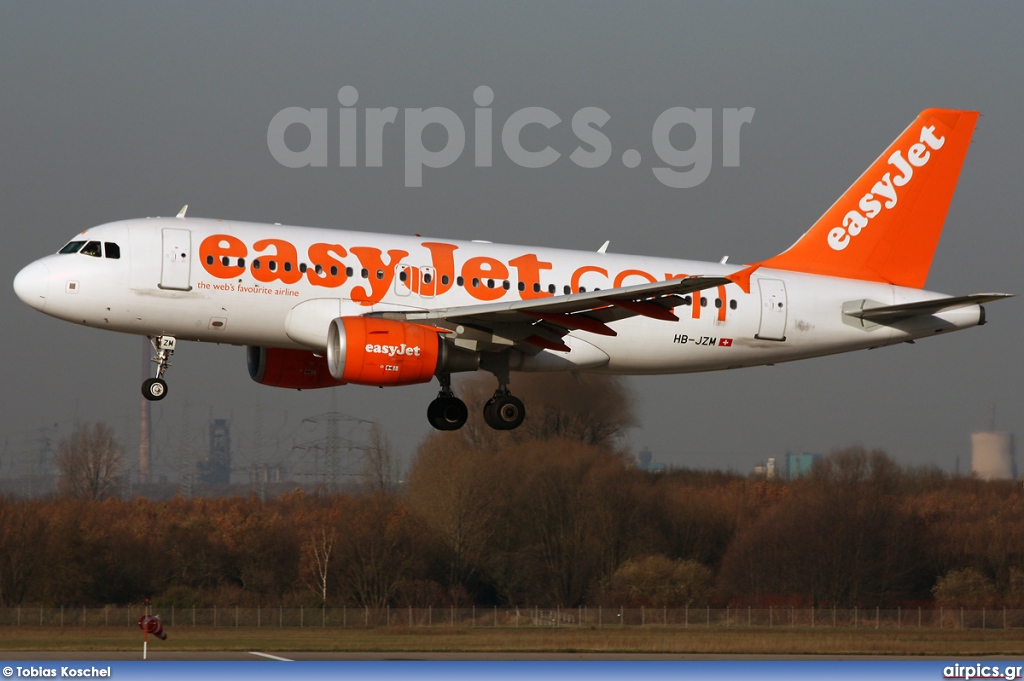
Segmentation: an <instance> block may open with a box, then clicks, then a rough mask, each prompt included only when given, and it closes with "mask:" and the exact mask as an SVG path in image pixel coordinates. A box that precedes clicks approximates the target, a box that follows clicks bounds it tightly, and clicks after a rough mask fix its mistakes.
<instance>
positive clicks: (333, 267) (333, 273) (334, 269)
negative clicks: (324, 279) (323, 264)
mask: <svg viewBox="0 0 1024 681" xmlns="http://www.w3.org/2000/svg"><path fill="white" fill-rule="evenodd" d="M331 276H332V277H336V276H338V266H337V265H331Z"/></svg>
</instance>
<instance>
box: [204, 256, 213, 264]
mask: <svg viewBox="0 0 1024 681" xmlns="http://www.w3.org/2000/svg"><path fill="white" fill-rule="evenodd" d="M206 264H207V265H212V264H213V256H212V255H208V256H206Z"/></svg>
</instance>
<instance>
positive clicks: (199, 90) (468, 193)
mask: <svg viewBox="0 0 1024 681" xmlns="http://www.w3.org/2000/svg"><path fill="white" fill-rule="evenodd" d="M1022 27H1024V6H1022V5H1021V3H1020V2H1005V3H983V4H966V3H931V2H929V3H923V2H922V3H897V4H894V3H890V2H879V3H863V2H858V3H842V4H835V5H822V4H820V3H810V2H808V3H773V4H764V3H728V2H713V3H710V2H709V3H706V4H689V3H677V2H666V3H557V4H556V3H532V4H531V3H503V4H497V3H494V4H478V3H407V4H406V3H401V4H399V3H365V4H355V5H351V4H338V3H333V2H325V3H305V4H302V5H293V4H291V3H253V2H219V3H201V2H196V3H184V2H182V3H89V4H76V3H42V2H39V3H36V2H31V3H29V2H24V3H3V4H2V5H0V124H2V125H0V197H2V201H0V211H2V212H0V215H2V218H0V220H2V225H3V227H2V228H3V234H4V237H5V244H6V247H5V248H4V249H2V251H0V264H2V271H4V272H7V273H8V284H7V285H5V286H3V287H0V306H2V310H3V314H4V317H5V319H7V324H6V325H5V329H6V330H5V332H4V333H3V335H2V337H0V344H2V346H0V354H2V356H3V357H4V361H3V362H2V364H0V366H2V370H0V371H2V373H0V377H2V385H3V386H4V387H3V391H4V400H3V404H4V409H3V412H2V415H0V434H3V435H4V437H5V439H6V442H7V445H6V447H5V450H4V452H3V453H0V477H2V476H4V475H5V471H9V470H10V469H11V466H12V465H14V460H15V459H16V458H18V457H21V460H23V459H24V454H23V452H24V451H25V450H26V447H27V444H26V443H27V442H28V440H29V439H30V438H32V437H34V434H35V431H34V429H36V428H38V427H39V426H42V425H52V424H53V423H59V424H69V423H70V422H71V421H72V420H73V419H75V418H82V419H89V420H92V419H104V420H106V421H108V422H109V423H111V425H113V426H114V428H115V429H117V430H118V432H119V433H120V434H121V435H122V437H123V439H124V440H125V441H126V443H127V444H128V446H129V447H134V446H135V444H134V443H135V442H137V437H138V435H137V432H136V425H135V424H136V420H137V409H138V397H139V388H138V385H139V364H140V359H139V357H140V353H141V350H140V341H139V340H138V338H136V337H131V336H121V335H116V334H109V333H104V332H100V331H97V330H92V329H84V328H79V327H74V326H71V325H69V324H67V323H64V322H60V321H57V320H55V319H52V318H49V317H46V316H44V315H41V314H39V313H38V312H36V311H34V310H31V309H29V308H28V307H26V306H25V305H23V304H22V303H21V302H20V301H18V300H17V298H16V297H15V295H14V293H13V290H12V289H11V287H10V282H9V280H10V279H13V277H14V274H15V273H16V272H17V271H18V269H19V268H20V267H22V266H23V265H25V264H27V263H28V262H30V261H31V260H33V259H35V258H37V257H40V256H42V255H44V254H46V253H49V252H53V251H55V250H56V249H57V248H59V247H60V246H61V245H62V244H63V243H64V242H65V241H66V240H67V239H68V238H69V237H70V236H72V235H74V234H75V233H76V232H78V231H80V230H82V229H85V228H86V227H89V226H92V225H95V224H100V223H103V222H108V221H111V220H115V219H121V218H130V217H144V216H147V215H169V214H174V213H175V212H177V210H178V209H179V208H180V207H181V205H182V204H184V203H189V204H190V205H191V208H190V214H193V215H202V216H208V217H221V218H230V219H246V220H254V221H260V222H285V223H291V224H302V225H312V226H325V227H329V226H339V227H347V228H353V229H364V230H368V231H380V232H397V233H409V234H412V233H422V234H431V235H436V236H444V237H452V238H466V239H472V238H477V239H489V240H493V241H507V242H512V243H527V244H537V245H544V246H557V247H567V248H581V249H596V248H597V247H598V246H600V245H601V243H602V242H603V241H604V240H606V239H610V240H611V244H612V245H611V250H613V251H617V252H630V253H639V254H661V255H677V256H679V257H685V258H694V259H702V260H712V261H717V260H718V259H720V258H721V257H722V256H723V255H729V256H730V260H731V261H732V262H744V261H753V260H757V259H761V258H765V257H768V256H770V255H773V254H775V253H777V252H779V251H781V250H782V249H784V248H786V247H787V246H789V245H790V244H791V243H792V242H793V241H795V240H796V238H797V237H798V236H799V235H800V234H802V233H803V231H804V230H805V229H806V228H807V227H808V226H809V225H810V224H811V223H812V222H813V221H814V220H815V219H816V218H817V217H818V216H819V215H820V214H821V213H822V212H824V210H825V209H826V208H827V207H828V206H829V205H830V204H831V203H832V201H834V200H835V198H836V197H837V196H838V195H839V194H840V193H841V192H842V191H843V190H844V189H845V188H846V187H847V186H849V184H850V183H851V182H852V181H853V180H854V179H855V178H856V177H857V176H858V175H859V174H860V172H861V171H862V170H863V169H864V168H866V167H867V165H868V164H869V163H870V162H871V161H873V160H874V159H875V158H876V157H877V156H878V154H879V153H881V151H882V150H883V149H884V148H885V146H886V145H887V144H888V143H889V142H890V141H891V140H892V139H894V138H895V136H896V135H897V134H898V133H899V132H900V131H901V130H903V128H904V127H906V125H908V124H909V123H910V121H911V120H912V119H913V118H914V116H915V115H916V114H917V113H918V112H919V111H920V110H922V109H924V108H927V107H931V106H942V107H953V108H966V109H975V110H979V111H981V112H982V118H981V119H980V122H979V124H978V128H977V130H976V132H975V135H974V141H973V144H972V146H971V150H970V152H969V154H968V157H967V162H966V164H965V166H964V170H963V174H962V176H961V179H960V184H959V188H958V191H957V195H956V198H955V199H954V201H953V205H952V208H951V210H950V213H949V217H948V219H947V223H946V230H945V232H944V234H943V238H942V241H941V243H940V245H939V249H938V253H937V255H936V258H935V262H934V264H933V267H932V271H931V275H930V277H929V280H928V288H930V289H933V290H938V291H942V292H945V293H951V294H964V293H972V292H983V291H1006V292H1011V293H1024V289H1022V286H1021V283H1020V277H1019V275H1018V272H1019V270H1020V254H1021V253H1024V248H1022V246H1024V243H1022V242H1024V236H1022V234H1021V227H1020V215H1021V212H1022V211H1021V208H1022V206H1021V203H1022V195H1024V192H1022V190H1021V186H1022V182H1021V180H1022V178H1024V173H1022V172H1021V163H1022V160H1021V159H1022V158H1024V153H1022V152H1024V149H1022V147H1024V135H1022V133H1021V112H1022V111H1024V89H1022V87H1021V79H1020V67H1021V64H1024V45H1022V44H1021V41H1020V40H1019V32H1020V30H1021V28H1022ZM344 85H351V86H354V87H355V88H356V89H357V90H358V91H359V101H358V104H357V108H358V109H359V110H360V111H363V110H364V109H365V108H367V107H386V106H395V107H398V108H399V109H403V108H408V107H421V108H426V107H431V106H443V107H447V108H450V109H452V110H453V111H455V112H456V113H458V114H459V116H460V117H461V119H462V120H463V122H464V123H465V124H466V126H467V147H466V151H465V152H463V154H462V157H461V158H460V159H459V161H457V162H456V163H455V164H454V165H453V166H451V167H449V168H446V169H442V170H430V169H426V170H425V172H424V186H423V187H422V188H406V187H405V186H404V183H403V177H404V167H403V154H402V143H401V135H400V134H399V135H395V136H393V137H389V138H386V139H385V148H384V165H383V167H382V168H366V167H364V164H363V162H362V160H361V161H360V167H357V168H339V167H337V163H336V156H335V155H334V148H335V147H334V146H333V145H336V139H337V138H336V137H334V136H332V137H331V145H332V147H331V149H332V154H331V156H330V161H331V162H330V163H329V164H328V167H326V168H302V169H288V168H285V167H283V166H281V165H280V164H278V163H277V162H275V161H274V159H273V158H272V156H271V155H270V153H269V151H268V149H267V138H266V135H267V126H268V124H269V122H270V120H271V119H272V118H273V116H274V114H275V113H277V112H278V111H280V110H281V109H283V108H285V107H290V106H298V107H305V108H310V107H326V108H327V109H328V110H329V113H330V114H331V118H330V129H331V130H332V131H336V126H337V118H336V114H337V110H338V108H339V104H338V100H337V93H338V89H339V88H341V87H342V86H344ZM479 85H487V86H489V87H490V88H492V89H493V90H494V94H495V99H494V103H493V105H492V107H491V108H492V110H493V116H494V121H495V123H494V127H495V144H494V150H495V153H494V166H493V167H492V168H476V167H474V164H473V151H472V136H471V126H472V121H473V108H474V103H473V91H474V89H475V88H476V87H477V86H479ZM527 106H543V107H546V108H549V109H551V110H553V111H555V112H556V113H558V114H559V116H561V118H562V119H563V124H562V125H560V126H559V127H557V128H555V129H553V130H552V131H550V132H548V133H545V134H540V131H535V132H534V136H532V137H531V135H530V134H524V142H526V143H527V144H531V143H536V144H537V145H538V146H537V147H536V148H539V147H541V146H543V145H544V144H545V143H548V144H551V145H552V146H553V147H555V148H556V149H558V150H559V151H560V152H561V153H562V154H563V156H562V158H561V159H560V160H559V161H558V162H556V163H555V164H553V165H551V166H550V167H547V168H543V169H523V168H520V167H518V166H516V165H514V164H513V163H511V162H510V161H509V160H508V158H507V157H505V156H504V154H503V153H501V151H500V126H501V124H502V122H503V121H504V120H505V119H506V118H507V117H508V115H509V114H511V113H512V112H513V111H515V110H517V109H521V108H523V107H527ZM586 106H597V107H600V108H602V109H604V110H605V111H607V112H608V113H609V114H610V115H611V120H610V121H609V123H608V124H607V125H606V126H605V128H604V132H605V133H606V134H607V135H608V137H609V138H610V139H611V141H612V145H613V152H612V158H611V160H610V161H609V162H608V163H607V164H606V165H604V166H603V167H601V168H597V169H590V170H587V169H582V168H579V167H577V166H575V165H574V164H573V163H571V162H570V161H569V159H568V154H569V152H571V151H572V149H573V148H574V147H575V145H576V144H577V142H576V140H575V138H574V136H573V135H572V132H571V129H570V128H569V125H568V121H569V120H570V119H571V117H572V115H573V113H574V112H576V111H577V110H579V109H581V108H583V107H586ZM674 106H684V107H690V108H698V107H708V108H713V109H714V110H715V116H716V128H715V133H716V137H715V139H714V145H715V163H714V166H713V167H712V170H711V174H710V176H709V178H708V179H707V181H706V182H704V183H703V184H702V185H700V186H699V187H696V188H693V189H670V188H668V187H665V186H663V185H662V184H660V183H659V182H658V181H657V180H656V179H655V178H654V176H653V174H652V172H651V167H652V165H654V164H655V157H654V154H653V151H652V147H651V127H652V124H653V122H654V120H655V119H656V118H657V116H658V114H660V113H661V112H662V111H664V110H666V109H668V108H670V107H674ZM745 106H750V107H754V108H756V115H755V116H754V120H753V123H752V124H750V125H748V126H745V127H744V129H743V133H742V142H741V165H740V166H739V167H736V168H724V167H722V163H721V139H720V137H719V135H720V133H721V131H720V125H719V123H720V120H721V119H720V115H721V109H722V108H724V107H745ZM400 125H401V118H400V119H399V126H400ZM397 129H399V130H400V127H399V128H397ZM673 139H676V138H673ZM441 141H442V142H443V140H441ZM676 141H677V144H678V146H680V147H681V148H684V147H685V146H687V144H688V143H689V142H688V140H686V139H685V136H682V137H680V138H679V139H678V140H676ZM630 148H632V149H637V150H639V151H640V153H641V156H642V161H641V163H640V165H639V167H637V168H635V169H629V168H626V167H625V166H624V165H623V163H622V161H621V155H622V153H623V151H625V150H626V149H630ZM989 319H990V322H991V323H990V324H989V325H987V326H985V327H983V328H981V329H974V330H970V331H966V332H963V333H958V334H954V335H952V336H950V337H943V338H937V339H934V340H930V341H926V342H919V343H917V344H915V345H913V346H911V345H901V346H899V347H895V348H887V349H882V350H878V351H870V352H859V353H853V354H850V355H845V356H836V357H831V358H824V359H818V360H811V361H807V362H801V363H796V364H790V365H779V366H775V367H765V368H755V369H746V370H742V371H738V372H721V373H712V374H706V375H682V376H663V377H655V378H644V379H631V381H632V385H633V386H634V387H635V389H636V391H637V393H638V395H639V396H640V414H641V418H642V421H643V426H642V427H641V428H640V429H638V430H637V431H635V432H634V433H633V436H632V441H633V443H634V444H635V445H636V447H637V448H639V447H641V446H644V445H646V446H648V447H650V448H651V449H652V450H653V451H654V453H655V458H656V459H658V460H662V461H667V462H670V463H674V464H678V465H689V466H700V467H711V466H721V467H733V468H736V469H738V470H743V471H746V470H748V469H749V468H750V467H751V466H752V465H753V464H754V463H755V462H756V461H758V460H760V459H763V458H764V457H766V456H771V455H778V454H782V453H784V452H785V451H786V450H787V449H789V450H794V451H802V450H809V451H827V450H829V449H831V448H833V447H836V446H844V445H847V444H851V443H861V444H864V445H866V446H879V447H882V448H884V449H886V450H887V451H889V452H890V453H891V454H893V455H894V456H895V457H896V458H897V459H898V460H900V461H901V462H904V463H914V464H926V463H934V464H938V465H940V466H942V467H944V468H947V469H951V468H952V466H953V461H954V458H955V457H956V456H957V455H961V456H962V457H963V460H964V465H965V466H966V465H967V460H968V453H969V433H970V432H971V430H976V429H979V428H985V427H987V425H988V421H989V412H990V407H991V405H993V404H994V405H996V407H997V421H998V422H997V425H998V426H999V427H1000V428H1002V429H1005V430H1010V431H1018V430H1019V429H1020V426H1021V415H1022V413H1024V389H1022V385H1021V383H1022V378H1024V377H1022V372H1021V368H1020V363H1019V354H1018V351H1017V345H1018V342H1019V336H1020V334H1021V331H1022V330H1024V312H1022V307H1021V303H1020V301H1019V300H1018V299H1014V300H1010V301H1008V302H1003V303H997V304H992V305H991V306H989ZM169 380H170V384H171V393H170V397H169V398H168V399H167V400H166V401H165V402H163V403H161V404H160V405H158V406H156V407H155V408H154V415H155V418H156V419H157V420H158V423H159V428H160V430H159V433H160V434H161V436H162V440H161V441H160V443H158V447H159V446H161V445H162V446H163V449H162V450H158V451H167V450H168V449H169V443H171V442H172V441H173V438H174V437H176V435H174V431H175V430H176V429H177V428H178V424H180V423H181V418H182V417H181V407H182V404H183V401H184V399H185V398H186V397H187V398H188V400H189V403H190V405H191V408H192V410H193V412H194V413H195V414H196V416H195V417H194V420H196V421H198V420H199V416H202V418H203V419H205V418H206V417H207V416H209V415H213V416H214V417H223V418H234V420H235V426H236V432H238V434H239V436H240V437H242V438H243V440H244V437H245V435H244V433H245V432H248V431H249V430H251V429H252V427H253V426H252V424H253V420H254V413H255V409H256V406H255V405H256V404H257V401H258V402H259V404H260V410H261V413H263V414H264V417H265V420H266V422H267V423H266V425H265V432H271V433H277V432H280V434H281V435H282V437H286V436H287V435H288V433H291V432H292V431H294V429H295V424H296V423H297V422H298V420H299V419H301V417H303V416H306V415H311V414H315V413H320V412H323V411H326V410H327V409H328V408H329V407H330V400H331V397H330V393H329V392H303V393H295V392H290V391H281V390H276V389H271V388H265V387H262V386H258V385H256V384H255V383H253V382H251V381H250V380H249V378H248V376H247V374H246V370H245V358H244V353H243V351H242V350H241V349H240V348H232V347H217V346H205V345H196V344H184V345H183V346H182V347H181V348H180V349H179V351H178V352H177V354H176V355H175V357H174V367H173V368H172V369H171V371H170V374H169ZM513 387H514V386H513ZM435 392H436V385H434V384H432V385H423V386H416V387H409V388H399V389H392V390H378V389H375V388H365V387H346V388H341V389H338V390H337V391H336V399H337V404H338V408H339V409H341V410H342V411H344V412H347V413H350V414H353V415H355V416H359V417H362V418H367V419H379V420H380V421H381V422H382V423H383V424H384V425H385V427H386V429H387V432H388V434H389V436H390V437H391V438H392V440H393V441H394V442H395V443H396V444H397V445H398V446H399V448H400V449H401V450H402V451H403V453H405V454H406V455H407V454H408V453H409V452H410V451H411V450H412V449H413V448H414V447H415V444H416V443H417V442H418V441H419V439H420V438H421V437H422V436H423V434H424V433H425V432H426V431H427V430H428V428H429V426H428V425H427V422H426V418H425V410H426V405H427V403H428V402H429V400H430V399H431V398H432V397H433V395H434V393H435ZM471 408H477V406H476V405H471ZM527 408H528V409H529V405H527ZM277 424H289V425H277ZM62 427H63V426H62ZM289 443H290V441H288V442H285V443H282V445H281V446H282V448H287V446H288V444H289ZM167 465H168V463H167V462H166V461H164V462H161V461H156V462H155V466H156V468H157V470H158V471H159V470H161V467H163V470H164V471H165V472H166V471H167V470H168V469H167V468H166V466H167Z"/></svg>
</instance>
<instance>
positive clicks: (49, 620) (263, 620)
mask: <svg viewBox="0 0 1024 681" xmlns="http://www.w3.org/2000/svg"><path fill="white" fill-rule="evenodd" d="M150 612H151V613H152V614H159V615H160V617H161V619H162V620H163V621H164V625H165V626H167V627H170V628H175V627H253V628H279V629H280V628H288V627H321V628H324V627H336V628H341V627H347V628H380V627H405V628H416V627H431V628H443V627H448V628H454V627H460V628H478V627H506V628H517V627H567V628H568V627H588V628H608V627H639V628H645V627H668V628H678V629H702V628H703V629H753V628H807V629H821V628H833V629H838V628H870V629H914V628H916V629H1011V628H1020V627H1024V610H1008V609H1006V608H995V609H985V608H982V609H980V610H966V609H963V608H955V609H949V608H945V609H944V608H938V609H934V610H932V609H922V608H912V609H903V608H897V609H895V610H888V609H881V608H852V609H837V608H787V607H781V608H775V607H771V608H749V607H748V608H706V607H705V608H696V607H695V608H689V607H687V608H658V607H655V608H645V607H641V608H622V607H616V608H609V607H603V606H597V607H588V606H581V607H575V608H562V607H553V608H552V607H547V608H542V607H539V606H532V607H512V608H510V607H494V606H490V607H487V606H484V607H471V608H455V607H451V606H442V607H436V608H435V607H433V606H430V607H426V608H411V607H394V608H392V607H387V608H361V607H353V606H341V607H332V608H305V607H302V606H300V607H297V608H285V607H256V608H242V607H238V606H231V607H227V608H224V607H221V608H219V609H218V608H217V607H216V606H214V607H210V608H194V607H193V608H178V607H174V606H171V607H167V608H161V607H157V606H152V607H151V608H150ZM143 614H144V609H143V608H142V607H141V606H127V607H114V606H108V607H104V608H85V607H74V608H72V607H68V608H65V607H63V606H59V607H40V606H35V607H29V606H15V607H10V608H0V626H15V627H27V626H34V627H38V626H43V627H48V626H49V627H125V626H127V627H134V626H138V619H139V617H140V616H141V615H143Z"/></svg>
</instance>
